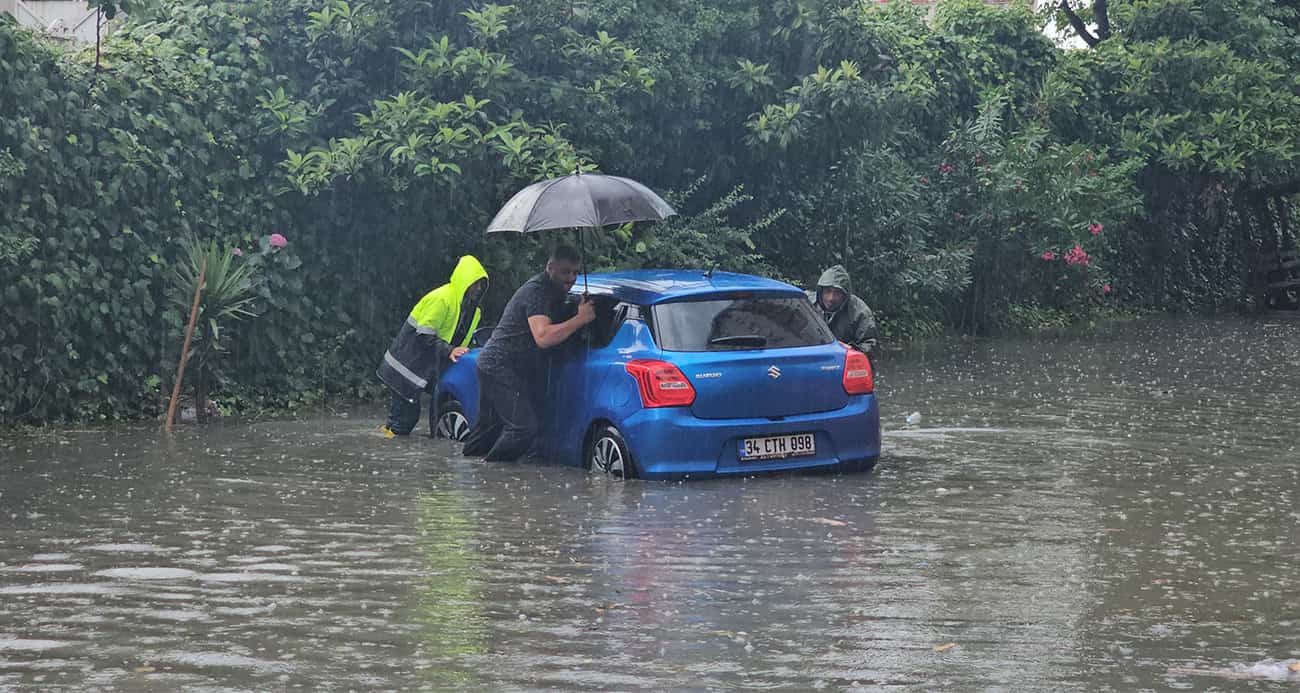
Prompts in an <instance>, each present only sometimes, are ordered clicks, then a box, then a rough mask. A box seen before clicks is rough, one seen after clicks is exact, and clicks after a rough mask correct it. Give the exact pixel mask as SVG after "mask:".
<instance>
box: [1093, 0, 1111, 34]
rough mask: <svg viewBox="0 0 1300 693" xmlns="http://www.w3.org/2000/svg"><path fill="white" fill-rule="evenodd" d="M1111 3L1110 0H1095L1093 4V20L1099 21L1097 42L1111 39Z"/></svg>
mask: <svg viewBox="0 0 1300 693" xmlns="http://www.w3.org/2000/svg"><path fill="white" fill-rule="evenodd" d="M1109 2H1110V0H1094V2H1093V3H1092V18H1093V19H1095V20H1096V21H1097V40H1099V41H1105V40H1106V39H1108V38H1110V10H1109V9H1108V3H1109Z"/></svg>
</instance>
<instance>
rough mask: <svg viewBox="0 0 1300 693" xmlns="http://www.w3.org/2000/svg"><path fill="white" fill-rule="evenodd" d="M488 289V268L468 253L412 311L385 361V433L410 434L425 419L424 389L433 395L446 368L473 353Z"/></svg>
mask: <svg viewBox="0 0 1300 693" xmlns="http://www.w3.org/2000/svg"><path fill="white" fill-rule="evenodd" d="M486 290H487V271H485V270H484V269H483V265H482V264H481V263H480V262H479V261H478V260H477V259H476V258H475V257H474V256H472V255H466V256H464V257H462V258H461V259H460V262H458V263H457V264H456V269H455V270H454V271H452V273H451V281H449V282H447V283H446V284H443V285H442V286H440V287H438V288H436V289H434V290H433V291H430V292H429V293H427V294H425V295H424V298H421V299H420V302H419V303H417V304H415V307H414V308H412V309H411V313H410V315H408V316H407V317H406V320H405V322H403V323H402V327H401V329H400V330H398V332H397V336H396V337H394V338H393V343H392V345H391V346H389V347H388V351H386V352H384V359H383V361H381V362H380V363H379V379H380V380H382V381H384V384H386V385H388V389H389V390H390V391H391V393H392V399H391V401H390V402H389V405H388V423H387V424H385V425H384V427H383V431H384V433H385V435H387V436H388V437H390V438H391V437H393V436H404V435H409V434H410V432H411V429H413V428H415V424H416V423H418V422H419V421H420V396H421V393H424V392H428V393H430V394H432V393H433V392H434V389H435V388H437V386H438V379H439V378H441V377H442V372H443V371H444V370H446V368H447V367H448V366H449V365H451V364H452V363H455V362H456V361H458V360H460V357H461V356H462V355H464V354H465V352H466V351H468V347H469V342H470V338H471V337H472V336H473V335H474V328H476V327H478V322H479V319H480V318H481V317H482V312H481V311H480V310H479V308H478V304H479V301H480V300H481V299H482V298H483V292H484V291H486ZM436 404H437V403H436V402H434V403H432V404H431V405H430V406H431V411H430V412H429V433H430V435H432V434H433V431H434V427H435V426H436V425H437V418H438V414H437V411H435V409H436V406H434V405H436Z"/></svg>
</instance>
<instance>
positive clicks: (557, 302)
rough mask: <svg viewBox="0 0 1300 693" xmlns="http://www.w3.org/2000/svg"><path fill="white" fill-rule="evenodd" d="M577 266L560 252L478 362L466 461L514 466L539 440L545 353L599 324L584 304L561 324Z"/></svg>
mask: <svg viewBox="0 0 1300 693" xmlns="http://www.w3.org/2000/svg"><path fill="white" fill-rule="evenodd" d="M579 266H580V258H579V256H578V252H577V251H576V250H574V249H573V248H571V247H568V246H559V247H557V248H556V249H555V250H554V252H552V253H551V257H550V260H548V261H547V263H546V271H544V272H542V273H541V274H539V275H537V276H535V277H533V278H532V279H529V280H528V281H527V282H525V283H524V285H523V286H521V287H519V290H518V291H516V292H515V294H514V296H511V297H510V301H509V302H508V303H506V307H505V310H504V311H502V313H501V321H500V322H498V323H497V326H496V329H494V330H493V331H492V338H491V339H489V340H488V343H487V344H486V345H485V346H484V347H483V351H482V352H481V353H480V354H479V357H478V384H479V390H478V391H479V404H478V406H479V414H478V421H477V423H476V424H475V426H474V429H473V430H472V431H470V434H469V437H468V438H467V439H466V440H465V449H464V454H465V455H466V456H469V457H485V458H486V459H487V461H489V462H513V461H515V460H517V459H519V458H520V457H521V456H523V455H524V454H525V453H527V452H528V450H529V448H530V447H532V444H533V442H534V441H535V440H536V439H537V436H538V432H539V428H540V421H541V419H540V417H539V416H538V414H537V412H536V411H535V409H534V402H535V401H536V398H535V397H534V393H533V383H534V382H535V381H534V375H535V374H536V372H537V371H538V369H539V368H541V366H542V352H543V351H544V350H546V349H551V348H554V347H557V346H559V345H561V344H563V343H564V342H565V341H566V340H568V339H569V337H571V336H573V334H574V333H575V332H577V331H578V330H580V329H582V328H583V327H584V326H586V325H588V324H589V323H591V321H592V320H594V319H595V318H596V309H595V304H594V303H593V302H592V301H591V300H590V299H584V300H583V301H582V303H581V304H579V305H578V310H577V314H576V315H573V316H572V317H568V318H567V319H561V317H562V316H563V315H564V313H565V308H566V305H565V302H566V300H567V297H568V295H569V289H571V288H573V284H574V282H575V281H577V278H578V267H579Z"/></svg>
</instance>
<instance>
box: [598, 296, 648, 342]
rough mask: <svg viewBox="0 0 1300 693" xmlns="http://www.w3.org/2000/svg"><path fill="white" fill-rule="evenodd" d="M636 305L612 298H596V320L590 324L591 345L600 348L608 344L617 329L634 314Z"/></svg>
mask: <svg viewBox="0 0 1300 693" xmlns="http://www.w3.org/2000/svg"><path fill="white" fill-rule="evenodd" d="M636 314H637V313H636V306H633V305H631V304H628V303H621V302H617V303H616V302H614V301H613V300H609V299H606V300H604V301H602V299H599V298H598V299H596V320H595V322H593V323H592V324H591V327H592V330H591V346H592V348H593V349H601V348H604V347H607V346H609V343H610V341H612V340H613V339H614V335H616V334H618V329H619V328H620V327H622V326H623V322H624V321H625V320H627V319H628V317H630V316H634V315H636Z"/></svg>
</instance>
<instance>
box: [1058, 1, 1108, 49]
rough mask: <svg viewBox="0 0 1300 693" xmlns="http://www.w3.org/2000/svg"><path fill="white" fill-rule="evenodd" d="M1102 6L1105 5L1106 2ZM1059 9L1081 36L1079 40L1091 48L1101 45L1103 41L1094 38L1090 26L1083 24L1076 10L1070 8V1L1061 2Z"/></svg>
mask: <svg viewBox="0 0 1300 693" xmlns="http://www.w3.org/2000/svg"><path fill="white" fill-rule="evenodd" d="M1102 4H1103V5H1104V4H1105V2H1104V0H1103V2H1102ZM1059 7H1060V8H1061V11H1062V12H1064V13H1065V17H1066V18H1067V19H1069V20H1070V26H1072V27H1074V30H1075V32H1076V33H1078V34H1079V38H1081V39H1083V42H1084V43H1086V44H1088V47H1089V48H1093V47H1095V46H1096V45H1097V44H1098V43H1101V39H1099V38H1097V37H1096V36H1093V35H1092V32H1091V31H1088V25H1087V24H1084V23H1083V18H1082V17H1080V16H1079V15H1078V13H1076V12H1075V11H1074V8H1072V7H1070V0H1061V4H1060V5H1059Z"/></svg>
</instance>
